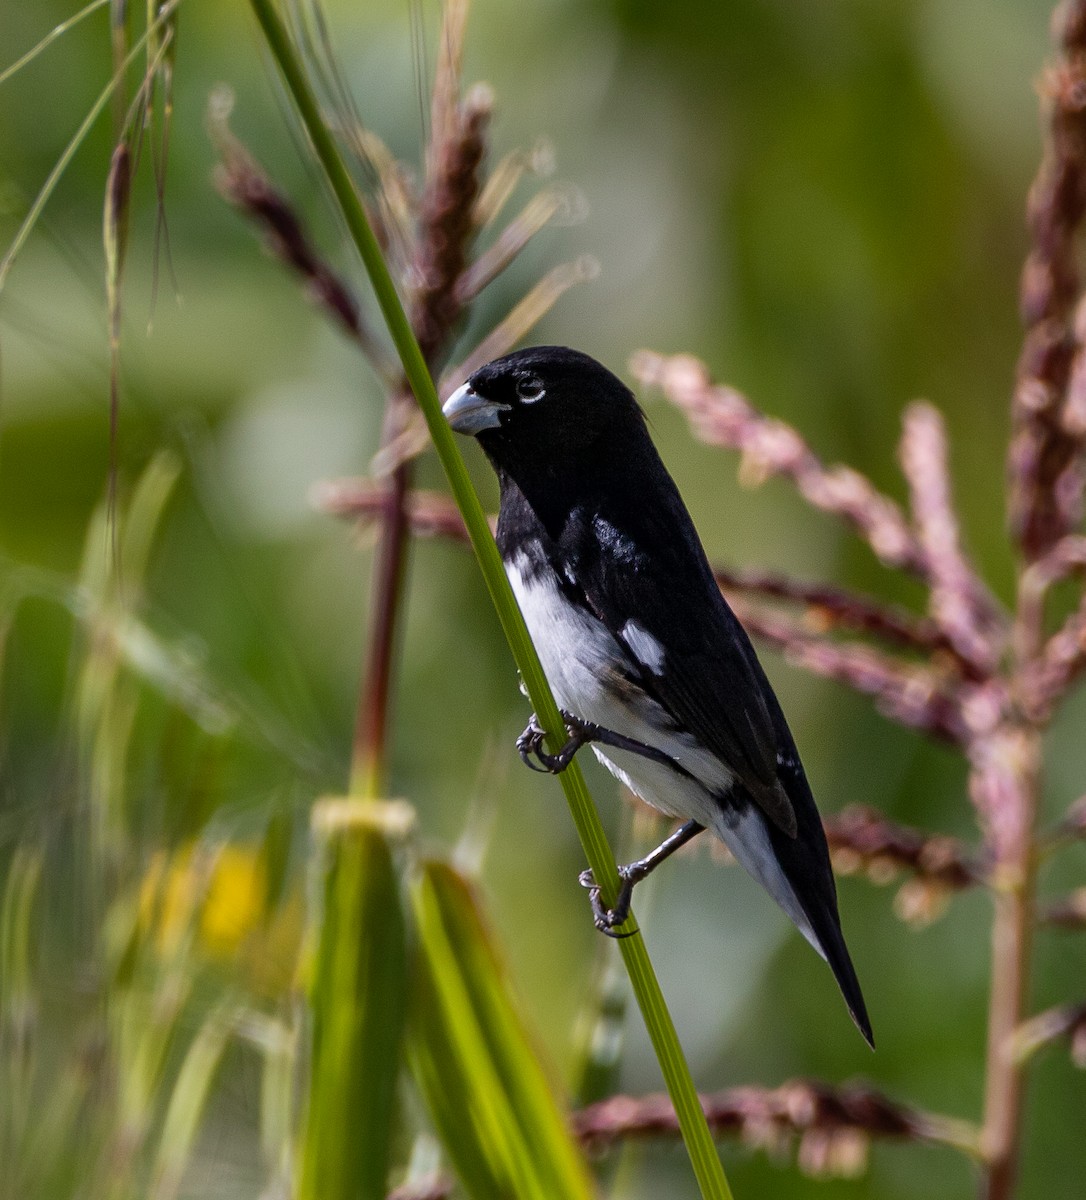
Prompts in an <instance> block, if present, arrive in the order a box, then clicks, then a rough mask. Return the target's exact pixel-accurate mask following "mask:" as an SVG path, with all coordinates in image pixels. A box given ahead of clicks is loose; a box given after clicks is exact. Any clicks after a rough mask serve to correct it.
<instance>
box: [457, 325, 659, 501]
mask: <svg viewBox="0 0 1086 1200" xmlns="http://www.w3.org/2000/svg"><path fill="white" fill-rule="evenodd" d="M443 411H444V413H445V416H446V418H447V419H448V422H449V424H450V425H451V426H452V428H453V429H455V430H456V431H457V433H467V434H473V435H474V436H475V437H477V438H478V439H479V444H480V445H481V446H482V447H483V449H484V450H485V451H486V453H487V456H488V457H489V458H490V460H491V461H492V462H493V463H494V465H495V466H496V467H498V468H499V469H500V470H504V471H506V472H508V473H509V474H511V475H513V476H514V477H516V476H519V475H521V474H522V473H523V471H524V470H532V469H535V468H537V467H538V468H540V469H543V470H546V471H547V472H548V473H550V472H553V471H555V470H560V469H561V466H562V464H563V463H570V464H572V463H573V462H575V461H578V460H580V459H582V458H583V457H584V455H585V454H586V453H592V452H593V451H596V450H597V449H598V448H600V447H603V448H604V450H605V451H606V450H607V449H616V450H617V449H618V447H619V445H620V444H622V443H625V441H626V440H627V438H629V437H630V436H644V418H643V417H642V414H641V409H640V408H639V407H638V404H637V401H636V400H635V399H634V396H633V393H632V392H631V391H630V389H629V388H628V387H626V385H625V384H624V383H623V382H622V381H621V380H620V379H618V378H617V377H616V376H614V375H612V374H611V372H610V371H608V370H607V368H606V367H604V366H601V365H600V364H599V363H598V362H596V360H595V359H594V358H589V357H588V355H587V354H581V353H580V352H579V351H577V350H569V349H567V348H566V347H565V346H532V347H530V348H529V349H527V350H518V351H516V352H515V353H514V354H507V355H506V356H505V357H504V358H496V359H495V360H494V361H493V362H490V363H487V365H486V366H485V367H480V368H479V370H478V371H476V372H475V374H474V375H472V376H471V378H470V379H469V380H468V381H467V383H465V384H464V385H463V386H462V387H460V388H458V389H457V390H456V391H455V392H454V393H453V394H452V395H451V396H450V397H449V399H448V400H447V401H446V402H445V407H444V409H443Z"/></svg>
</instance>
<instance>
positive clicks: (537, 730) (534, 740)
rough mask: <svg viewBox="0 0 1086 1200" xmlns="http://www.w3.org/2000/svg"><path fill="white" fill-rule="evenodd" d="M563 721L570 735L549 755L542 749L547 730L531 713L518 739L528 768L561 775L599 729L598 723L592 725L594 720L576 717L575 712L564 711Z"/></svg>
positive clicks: (518, 747) (519, 748)
mask: <svg viewBox="0 0 1086 1200" xmlns="http://www.w3.org/2000/svg"><path fill="white" fill-rule="evenodd" d="M562 721H563V723H564V724H565V727H566V733H567V734H568V735H569V738H568V740H567V742H566V744H565V745H564V746H563V747H562V748H561V750H559V751H558V752H557V753H556V754H548V753H547V751H546V750H544V749H543V741H544V739H545V738H546V736H547V734H546V731H545V730H544V729H543V728H542V726H541V725H540V724H539V718H538V717H537V716H536V715H535V713H532V717H531V720H530V721H529V722H528V724H527V726H526V727H525V729H524V732H523V733H522V734H521V735H520V737H518V738H517V753H518V754H519V755H520V759H521V762H523V763H524V765H525V766H526V767H530V768H531V769H532V770H533V771H539V772H541V773H542V774H545V775H559V774H561V773H562V772H563V771H564V770H565V769H566V767H568V766H569V764H570V763H571V762H572V761H573V756H574V755H575V754H576V753H577V751H578V750H580V748H581V747H582V746H583V745H584V744H585V742H590V741H592V739H593V737H594V735H595V733H596V731H597V729H598V726H596V725H593V724H592V722H591V721H582V720H581V718H580V717H575V716H574V715H573V713H568V712H565V711H564V710H563V712H562ZM533 759H534V760H535V761H534V762H533V761H532V760H533ZM537 764H539V765H537Z"/></svg>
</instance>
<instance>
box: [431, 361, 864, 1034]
mask: <svg viewBox="0 0 1086 1200" xmlns="http://www.w3.org/2000/svg"><path fill="white" fill-rule="evenodd" d="M444 413H445V417H446V418H447V420H448V422H449V424H450V425H451V426H452V428H453V429H454V430H456V431H457V432H459V433H464V434H472V435H474V436H475V437H476V438H477V439H478V441H479V445H480V446H481V447H482V448H483V450H484V451H485V452H486V455H487V457H488V458H489V459H490V462H491V464H492V465H493V467H494V469H495V471H496V472H497V475H498V480H499V484H500V488H501V507H500V511H499V514H498V533H497V540H498V548H499V550H500V551H501V555H502V559H503V561H504V564H505V569H506V572H507V574H508V576H509V580H510V582H511V583H512V586H513V591H514V593H515V595H516V598H517V602H518V603H519V605H520V609H521V612H522V613H523V614H524V619H525V621H526V623H527V625H528V630H529V632H530V633H531V635H532V640H533V641H534V643H535V646H536V649H537V651H538V653H539V657H540V660H541V662H542V664H543V669H544V671H545V672H546V675H547V679H548V681H549V682H550V685H551V688H552V690H553V692H554V696H555V699H556V700H557V701H558V704H559V706H560V707H561V708H562V710H563V712H564V713H565V714H566V715H567V725H568V728H569V732H570V735H571V737H570V741H569V743H568V744H567V746H566V747H565V748H564V749H563V751H561V752H560V753H559V754H557V755H548V754H546V753H545V752H544V751H543V749H542V735H541V734H540V733H539V731H538V727H537V726H536V725H535V723H534V719H533V723H532V724H530V725H529V728H528V729H527V730H526V731H525V733H524V735H523V736H522V738H521V740H520V742H519V743H518V745H519V746H520V749H521V752H522V756H523V757H524V758H525V760H526V761H529V758H530V757H532V756H534V757H535V759H536V760H537V761H539V762H541V763H542V764H543V765H544V767H546V768H547V769H551V770H559V769H562V768H563V767H564V766H565V765H566V764H567V763H568V761H569V758H570V757H571V756H572V754H573V752H575V751H576V749H577V748H578V746H580V745H582V744H584V743H585V742H591V744H592V748H593V750H594V751H595V753H596V755H597V756H598V757H599V759H600V760H601V762H603V763H604V765H605V766H606V767H608V769H609V770H610V771H611V772H612V773H613V774H614V775H616V776H617V777H618V778H619V779H620V780H622V782H623V783H625V784H626V785H627V786H628V787H629V788H630V789H631V790H632V791H633V792H635V793H636V794H637V795H638V796H640V797H641V798H642V799H643V800H645V801H647V802H648V803H649V804H651V805H652V806H653V807H655V808H657V809H659V810H660V811H661V812H663V813H666V814H667V815H668V816H671V817H679V818H682V819H683V820H684V821H685V822H686V823H685V824H684V825H683V826H682V827H681V828H680V829H679V830H678V832H677V833H675V834H673V835H672V836H671V837H670V838H669V839H667V841H665V842H664V843H663V844H662V845H661V846H660V847H659V848H658V849H657V850H655V851H653V853H652V854H650V855H648V856H647V857H646V858H645V859H643V860H641V861H639V862H637V863H633V864H630V866H628V867H624V868H620V874H621V876H622V878H623V891H622V893H621V894H620V897H619V901H618V903H617V904H616V906H615V908H614V909H611V910H607V909H605V908H604V907H603V905H602V903H601V902H600V900H599V893H598V890H595V889H594V890H593V893H592V896H593V907H594V910H595V913H596V924H597V925H598V926H599V927H600V928H601V929H604V930H605V931H610V930H611V929H612V928H613V927H614V926H618V925H621V924H622V922H623V921H624V920H625V919H626V917H627V915H628V913H629V906H630V892H631V890H632V887H633V884H634V883H636V882H637V881H638V880H639V879H641V878H644V876H645V875H646V874H647V873H648V872H649V871H650V870H652V869H653V867H655V866H656V865H657V864H658V863H659V862H661V861H662V860H663V859H664V858H666V857H667V855H668V854H670V853H671V852H672V851H673V850H675V849H677V848H678V847H679V846H680V845H682V844H683V843H685V842H687V841H689V840H690V839H691V838H692V837H694V836H696V835H697V834H698V833H700V832H702V830H703V829H711V830H712V831H713V833H715V834H716V835H717V836H718V837H719V838H720V839H721V840H722V841H723V842H724V843H725V845H727V847H728V849H729V850H731V852H732V854H734V856H735V857H736V859H737V860H738V861H739V862H740V863H741V864H742V866H743V867H745V868H746V870H747V871H749V872H750V874H751V875H753V876H754V878H755V879H756V880H757V881H758V882H759V883H760V884H761V885H762V886H763V887H764V888H765V889H766V891H768V892H769V894H770V895H771V896H772V897H773V898H774V899H775V900H776V901H777V903H778V904H779V905H780V906H781V908H783V909H784V911H785V913H787V915H788V916H789V917H790V918H791V919H792V921H793V922H795V924H796V926H797V927H798V929H799V930H800V932H801V933H802V934H803V936H804V937H805V938H806V939H807V940H808V941H809V942H810V943H811V945H812V946H813V947H814V948H815V950H817V951H818V953H819V954H820V955H821V956H822V957H823V958H824V959H825V960H826V962H827V963H828V964H829V966H830V969H831V970H832V971H833V974H834V977H835V978H836V980H837V983H838V985H839V986H840V988H841V991H842V993H843V995H844V998H845V1002H846V1004H847V1005H848V1008H849V1011H850V1012H851V1014H852V1017H853V1020H854V1021H855V1022H856V1025H857V1026H858V1028H859V1029H860V1032H861V1033H862V1034H863V1036H864V1037H865V1038H866V1039H867V1041H868V1042H869V1043H871V1044H872V1045H873V1042H872V1036H871V1024H870V1022H869V1020H868V1016H867V1010H866V1007H865V1005H864V1000H863V995H862V993H861V991H860V985H859V982H858V980H857V978H856V972H855V971H854V969H853V966H852V962H851V960H850V958H849V953H848V949H847V947H846V946H845V941H844V937H843V935H842V933H841V924H840V919H839V917H838V913H837V893H836V889H835V886H834V880H833V873H832V870H831V868H830V859H829V852H828V849H827V846H826V838H825V834H824V833H823V830H822V822H821V820H820V818H819V815H818V810H817V809H816V808H815V802H814V798H813V796H812V795H811V789H810V786H809V784H808V782H807V776H806V774H805V773H804V770H803V765H802V763H801V762H800V759H799V754H798V753H797V751H796V745H795V742H794V741H793V739H792V734H791V732H790V731H789V729H788V724H787V722H786V721H785V719H784V714H783V713H782V712H781V707H780V704H779V703H778V702H777V698H776V696H775V695H774V693H773V689H772V688H771V686H770V684H769V681H768V680H767V679H766V676H765V673H764V671H763V670H762V667H761V665H760V664H759V662H758V659H757V657H756V655H755V653H754V649H753V647H752V646H751V644H750V640H749V638H748V637H747V635H746V633H745V632H744V630H743V627H742V626H741V625H740V624H739V621H738V620H737V619H736V617H735V615H734V614H733V613H732V611H731V609H730V608H729V607H728V604H727V602H726V601H725V600H724V598H723V597H722V596H721V594H720V589H719V587H718V586H717V584H716V581H715V580H714V578H713V572H712V570H711V568H710V566H709V563H708V561H707V559H706V557H705V551H704V550H703V549H702V546H701V542H700V541H699V539H698V535H697V533H696V531H695V529H694V524H693V522H692V520H691V518H690V514H689V513H688V512H687V510H686V506H685V505H684V504H683V502H682V499H681V498H680V496H679V492H678V490H677V488H676V487H675V484H674V482H673V480H672V478H671V476H670V475H669V474H668V472H667V470H666V468H665V467H664V465H663V463H662V462H661V461H660V457H659V455H658V454H657V452H656V448H655V446H654V445H653V444H652V441H651V439H650V437H649V434H648V430H647V429H646V426H645V419H644V415H643V413H642V411H641V409H640V407H639V405H638V403H637V401H636V400H635V398H634V396H633V393H632V392H631V391H630V390H629V389H628V388H627V387H626V386H625V385H624V384H623V383H622V382H621V380H619V379H618V378H617V377H616V376H614V375H613V374H611V372H610V371H608V370H607V369H606V368H605V367H603V366H601V365H600V363H598V362H596V361H595V360H594V359H592V358H589V357H588V356H587V355H585V354H581V353H579V352H577V351H575V350H569V349H566V348H565V347H561V346H537V347H534V348H531V349H527V350H520V351H517V352H516V353H514V354H509V355H507V356H506V357H504V358H499V359H496V360H495V361H494V362H491V363H488V364H487V365H486V366H485V367H482V368H480V369H479V370H478V371H476V372H475V373H474V374H473V375H472V376H471V378H470V379H469V380H468V381H467V382H466V383H465V384H463V386H461V387H460V388H458V389H457V391H455V392H454V393H453V394H452V395H451V396H450V397H449V399H448V400H447V401H446V403H445V406H444ZM585 882H586V886H587V885H591V884H592V880H591V877H590V876H589V877H588V878H587V880H586V881H585Z"/></svg>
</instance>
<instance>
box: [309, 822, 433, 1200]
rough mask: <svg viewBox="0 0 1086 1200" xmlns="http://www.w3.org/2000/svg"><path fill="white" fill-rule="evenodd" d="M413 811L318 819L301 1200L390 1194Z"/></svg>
mask: <svg viewBox="0 0 1086 1200" xmlns="http://www.w3.org/2000/svg"><path fill="white" fill-rule="evenodd" d="M404 807H405V806H402V805H400V806H394V805H391V804H382V805H378V804H375V803H372V802H370V803H361V802H356V801H351V800H324V801H322V802H321V803H320V804H319V805H318V806H317V808H316V810H315V811H314V814H313V827H314V830H315V832H316V834H317V837H318V838H319V843H320V844H319V846H318V850H317V855H318V858H317V864H318V865H317V871H318V881H317V883H318V888H317V889H315V890H317V891H318V894H319V896H320V906H321V912H320V916H319V918H318V919H319V921H320V927H319V930H318V931H317V935H316V944H315V946H314V948H313V952H314V961H313V965H312V983H311V987H310V1010H311V1019H312V1060H311V1063H312V1065H311V1072H310V1082H309V1103H308V1110H307V1113H306V1118H305V1130H304V1135H303V1143H302V1150H301V1162H300V1164H299V1180H298V1190H297V1197H298V1200H348V1198H350V1200H371V1198H374V1200H375V1198H377V1197H381V1196H383V1195H384V1194H385V1183H386V1177H387V1175H388V1163H389V1140H390V1137H391V1134H392V1121H393V1116H394V1110H395V1098H396V1082H397V1079H398V1076H399V1068H400V1046H401V1035H402V1031H403V1021H404V1013H405V1009H406V997H407V950H406V940H405V922H404V916H403V911H402V908H401V905H400V892H399V876H398V872H397V870H396V868H395V866H394V864H393V861H392V844H393V842H394V841H395V840H398V839H400V838H402V837H403V836H404V835H405V834H406V832H407V829H408V828H409V825H410V817H409V816H405V812H404Z"/></svg>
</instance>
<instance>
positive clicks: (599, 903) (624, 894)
mask: <svg viewBox="0 0 1086 1200" xmlns="http://www.w3.org/2000/svg"><path fill="white" fill-rule="evenodd" d="M618 877H619V880H620V881H621V883H620V886H619V889H618V897H617V898H616V900H615V904H614V907H613V908H608V907H607V906H606V905H605V904H604V903H603V899H602V897H601V895H600V887H599V884H598V883H597V882H596V877H595V876H594V875H593V874H592V868H591V867H589V868H587V869H586V870H584V871H582V872H581V873H580V875H578V876H577V881H578V882H579V883H580V885H581V887H583V888H588V899H589V902H590V903H591V905H592V924H593V925H595V927H596V928H597V929H598V930H599V931H600V933H605V934H606V935H607V936H608V937H610V938H627V937H632V936H633V935H634V934H635V933H636V932H637V930H636V929H628V930H626V931H625V932H621V931H620V930H619V929H618V928H617V927H618V926H619V925H622V924H623V923H624V922H625V920H626V918H627V917H628V916H629V915H630V903H631V901H632V900H633V888H634V880H632V879H629V878H627V875H626V868H625V867H619V868H618Z"/></svg>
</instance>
